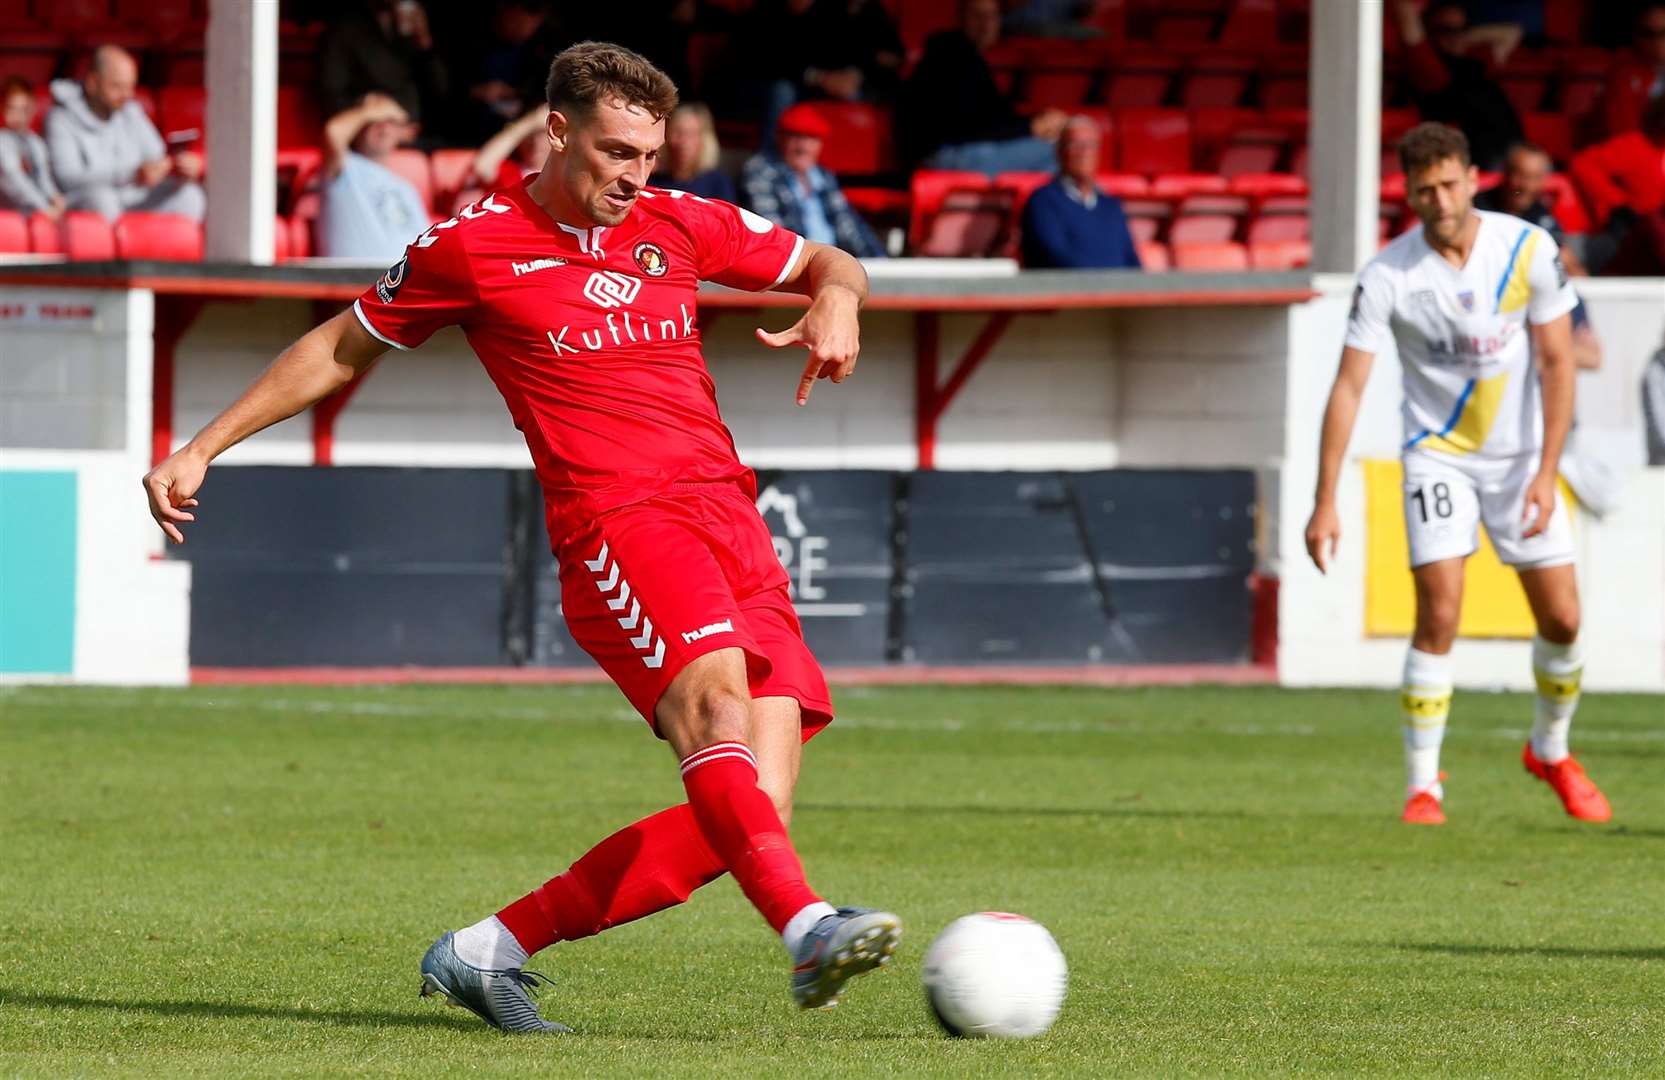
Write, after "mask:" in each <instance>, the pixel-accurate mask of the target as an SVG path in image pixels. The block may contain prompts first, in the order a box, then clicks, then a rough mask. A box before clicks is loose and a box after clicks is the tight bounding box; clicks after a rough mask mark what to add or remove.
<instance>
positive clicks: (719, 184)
mask: <svg viewBox="0 0 1665 1080" xmlns="http://www.w3.org/2000/svg"><path fill="white" fill-rule="evenodd" d="M721 153H722V147H721V146H719V145H718V143H717V123H716V121H715V120H714V119H712V116H711V110H710V109H709V108H707V107H706V106H705V105H703V104H701V103H699V102H697V101H685V102H683V103H682V104H680V105H678V106H677V107H676V111H675V112H673V113H671V117H670V119H669V120H668V121H666V123H665V148H664V150H662V151H661V152H660V159H659V160H660V163H661V164H662V165H663V168H662V169H661V170H660V171H659V172H656V173H654V174H653V177H652V180H651V182H652V183H653V184H654V185H655V186H657V187H663V188H675V189H677V190H678V191H686V192H689V193H691V194H694V195H702V196H704V197H705V198H707V199H722V200H723V201H724V202H734V201H736V200H735V196H734V181H733V180H730V179H729V176H728V174H727V173H725V172H723V170H722V169H719V168H718V167H717V159H718V157H719V155H720V154H721Z"/></svg>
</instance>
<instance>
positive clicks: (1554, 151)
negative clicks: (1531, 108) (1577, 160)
mask: <svg viewBox="0 0 1665 1080" xmlns="http://www.w3.org/2000/svg"><path fill="white" fill-rule="evenodd" d="M1520 119H1521V125H1522V127H1524V128H1525V129H1526V138H1527V139H1528V141H1530V142H1535V143H1537V144H1538V145H1539V146H1541V147H1543V148H1544V150H1545V151H1546V152H1548V154H1549V156H1550V157H1551V158H1553V159H1554V160H1555V161H1556V162H1557V163H1558V164H1560V165H1565V164H1566V163H1567V162H1568V161H1570V160H1572V155H1573V129H1572V117H1570V116H1568V115H1566V114H1565V113H1558V112H1534V113H1525V114H1523V115H1522V116H1521V118H1520Z"/></svg>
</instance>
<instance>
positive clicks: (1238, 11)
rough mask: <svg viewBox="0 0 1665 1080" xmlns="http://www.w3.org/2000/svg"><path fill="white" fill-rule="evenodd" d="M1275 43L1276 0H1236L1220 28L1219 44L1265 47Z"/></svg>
mask: <svg viewBox="0 0 1665 1080" xmlns="http://www.w3.org/2000/svg"><path fill="white" fill-rule="evenodd" d="M1277 43H1278V5H1277V2H1276V0H1237V3H1236V4H1234V5H1233V6H1232V9H1231V13H1230V14H1229V15H1227V16H1226V25H1225V26H1224V27H1222V28H1221V30H1220V44H1221V45H1223V46H1226V47H1228V48H1238V49H1265V48H1270V47H1272V46H1274V45H1276V44H1277Z"/></svg>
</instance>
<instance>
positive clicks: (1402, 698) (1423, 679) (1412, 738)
mask: <svg viewBox="0 0 1665 1080" xmlns="http://www.w3.org/2000/svg"><path fill="white" fill-rule="evenodd" d="M1399 713H1400V718H1401V720H1402V721H1403V723H1404V737H1405V788H1406V790H1407V791H1408V792H1410V793H1412V794H1414V793H1416V792H1418V791H1427V792H1431V793H1432V794H1433V796H1434V798H1436V799H1440V800H1444V798H1445V788H1444V786H1442V785H1441V784H1440V743H1442V742H1443V741H1444V740H1445V721H1446V718H1447V717H1448V716H1450V715H1451V657H1450V656H1439V655H1436V654H1435V653H1429V652H1423V651H1422V650H1421V649H1416V648H1413V649H1410V650H1409V651H1407V652H1406V654H1405V678H1404V682H1403V684H1402V685H1401V687H1400V691H1399Z"/></svg>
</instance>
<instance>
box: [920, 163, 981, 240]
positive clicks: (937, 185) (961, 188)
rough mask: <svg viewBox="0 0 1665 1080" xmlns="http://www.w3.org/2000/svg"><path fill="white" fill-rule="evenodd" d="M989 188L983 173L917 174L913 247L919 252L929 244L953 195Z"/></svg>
mask: <svg viewBox="0 0 1665 1080" xmlns="http://www.w3.org/2000/svg"><path fill="white" fill-rule="evenodd" d="M988 188H989V178H988V177H987V176H984V175H983V174H982V173H979V172H960V171H954V170H945V169H921V170H919V171H918V172H916V173H914V174H913V180H912V184H911V195H912V200H913V210H912V214H913V216H912V219H911V221H910V223H909V226H908V242H909V244H910V245H911V246H912V247H913V248H915V249H916V250H917V249H918V248H919V247H920V246H921V245H922V244H923V243H924V242H925V237H926V233H927V230H928V229H929V227H930V224H931V222H932V221H933V220H934V219H935V217H936V215H937V212H938V211H939V210H941V209H942V205H943V203H944V201H946V200H947V198H948V196H949V195H950V194H952V193H955V192H967V191H969V192H982V191H986V190H988Z"/></svg>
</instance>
